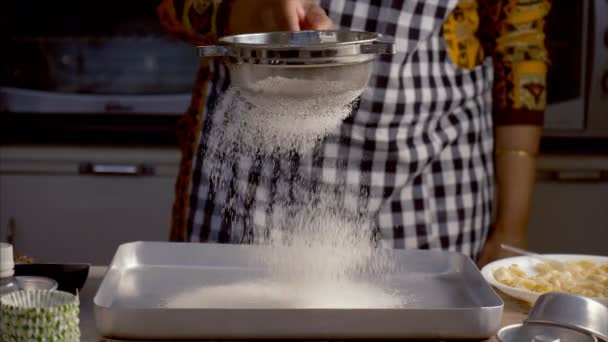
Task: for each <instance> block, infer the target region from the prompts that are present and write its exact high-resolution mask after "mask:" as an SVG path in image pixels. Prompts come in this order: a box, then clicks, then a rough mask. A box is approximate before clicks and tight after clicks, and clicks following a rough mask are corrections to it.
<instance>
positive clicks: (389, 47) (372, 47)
mask: <svg viewBox="0 0 608 342" xmlns="http://www.w3.org/2000/svg"><path fill="white" fill-rule="evenodd" d="M361 53H362V54H378V55H392V54H394V53H395V44H393V43H388V42H373V43H371V44H363V45H361Z"/></svg>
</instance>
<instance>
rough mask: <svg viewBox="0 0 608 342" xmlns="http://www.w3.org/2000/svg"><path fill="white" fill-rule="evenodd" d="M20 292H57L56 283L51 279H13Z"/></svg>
mask: <svg viewBox="0 0 608 342" xmlns="http://www.w3.org/2000/svg"><path fill="white" fill-rule="evenodd" d="M15 278H16V279H17V283H18V284H19V288H20V289H22V290H57V282H56V281H55V280H53V279H51V278H46V277H35V276H18V277H15Z"/></svg>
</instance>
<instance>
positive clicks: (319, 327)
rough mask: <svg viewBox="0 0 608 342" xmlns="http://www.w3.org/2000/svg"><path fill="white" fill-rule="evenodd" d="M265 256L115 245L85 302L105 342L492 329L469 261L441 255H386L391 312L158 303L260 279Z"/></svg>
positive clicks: (496, 314) (482, 333) (493, 320)
mask: <svg viewBox="0 0 608 342" xmlns="http://www.w3.org/2000/svg"><path fill="white" fill-rule="evenodd" d="M267 251H268V249H266V248H264V247H262V246H250V245H219V244H190V243H168V242H134V243H128V244H124V245H121V246H120V247H119V248H118V250H117V252H116V254H115V256H114V259H113V260H112V263H111V265H110V267H109V269H108V271H107V273H106V274H105V276H104V279H103V281H102V283H101V285H100V287H99V289H98V291H97V294H96V295H95V298H94V305H95V320H96V324H97V329H98V331H99V333H100V334H101V335H102V336H104V337H107V338H118V339H135V340H137V339H170V340H179V339H263V338H284V339H294V338H295V339H347V338H357V339H361V338H442V339H446V338H447V339H451V338H455V339H464V338H486V337H489V336H492V335H494V334H495V333H496V331H497V330H498V329H499V327H500V322H501V318H502V312H503V302H502V300H501V299H500V298H499V297H498V296H497V295H496V293H495V292H494V291H493V290H492V288H491V287H490V286H489V285H488V284H487V283H486V281H485V280H484V279H483V277H482V276H481V274H480V272H479V270H478V269H477V267H476V266H475V265H474V264H473V262H472V261H471V260H470V259H469V258H468V257H466V256H464V255H462V254H459V253H454V252H446V251H419V250H412V251H407V250H406V251H391V252H390V257H391V258H396V261H397V264H398V267H396V270H395V271H394V272H392V274H391V276H390V279H389V280H390V281H389V282H388V283H390V286H391V287H392V288H393V289H394V290H398V291H400V292H402V293H404V294H405V297H406V300H405V303H404V304H403V306H401V307H399V308H389V307H382V306H381V305H378V306H376V305H374V304H371V305H368V306H369V307H361V308H354V309H352V308H351V309H349V308H344V307H335V308H334V307H319V308H315V307H297V306H295V307H291V306H289V305H285V306H282V305H281V303H276V302H275V303H268V305H267V306H266V307H265V306H264V305H260V306H255V307H253V306H245V307H238V306H234V305H226V306H225V307H222V303H224V302H226V303H231V300H229V299H230V298H231V297H230V293H220V294H217V293H216V297H218V298H217V300H216V304H215V306H206V305H205V306H200V307H198V306H197V304H196V303H197V299H196V298H194V297H195V296H193V298H192V302H189V303H185V305H184V303H183V300H182V304H179V305H169V304H167V298H170V297H171V296H175V295H176V294H177V295H182V296H183V295H186V296H188V295H189V293H193V291H195V290H194V289H195V288H197V289H200V288H201V287H206V286H211V287H213V286H218V285H221V286H224V285H226V286H230V284H238V283H239V282H243V281H249V280H251V279H255V278H263V277H264V274H263V271H262V268H261V267H260V264H259V260H261V258H259V257H258V256H259V255H260V253H266V252H267ZM275 253H276V251H275ZM361 281H362V282H368V283H369V282H371V283H373V282H375V281H377V280H376V279H375V278H372V277H370V279H362V280H361ZM227 292H229V291H227ZM198 293H200V292H198ZM209 293H210V292H207V294H209ZM182 298H183V297H182ZM186 298H189V297H186ZM232 302H233V301H232Z"/></svg>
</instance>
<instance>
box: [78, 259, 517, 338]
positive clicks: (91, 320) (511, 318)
mask: <svg viewBox="0 0 608 342" xmlns="http://www.w3.org/2000/svg"><path fill="white" fill-rule="evenodd" d="M105 271H106V267H101V266H96V267H92V268H91V270H90V272H89V279H88V280H87V282H86V284H85V287H84V289H83V290H82V292H81V293H80V303H81V304H80V333H81V341H86V342H88V341H93V342H97V341H98V342H114V341H116V340H110V339H104V338H100V336H99V334H98V333H97V329H96V328H95V317H94V314H93V297H94V296H95V292H96V291H97V288H98V287H99V284H100V283H101V279H102V278H103V275H104V273H105ZM500 295H501V298H502V299H503V301H504V302H505V310H504V314H503V318H502V326H506V325H510V324H516V323H521V322H522V321H523V320H524V319H525V318H526V315H527V312H528V309H529V307H528V304H526V303H524V302H520V301H516V300H514V299H511V298H510V297H508V296H506V295H503V294H500ZM487 341H497V339H496V338H490V339H488V340H487Z"/></svg>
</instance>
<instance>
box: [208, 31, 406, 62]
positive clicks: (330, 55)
mask: <svg viewBox="0 0 608 342" xmlns="http://www.w3.org/2000/svg"><path fill="white" fill-rule="evenodd" d="M380 39H381V35H380V34H378V33H374V32H355V31H299V32H267V33H253V34H241V35H234V36H227V37H223V38H220V40H219V44H220V45H219V46H200V47H198V51H199V56H201V57H218V56H223V57H227V58H228V59H229V60H230V61H231V62H232V63H237V64H238V63H249V64H262V65H270V66H281V67H286V66H307V65H309V66H310V65H312V66H320V65H328V66H331V65H346V64H357V63H363V62H368V61H371V60H373V59H374V58H375V55H377V54H392V53H394V51H395V49H394V44H392V43H388V42H381V41H380Z"/></svg>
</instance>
